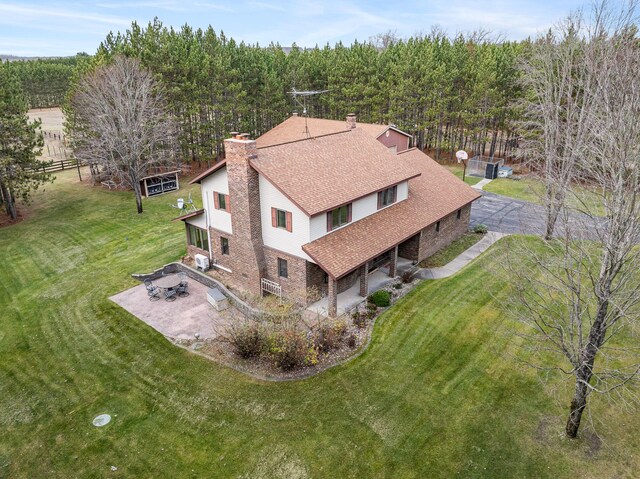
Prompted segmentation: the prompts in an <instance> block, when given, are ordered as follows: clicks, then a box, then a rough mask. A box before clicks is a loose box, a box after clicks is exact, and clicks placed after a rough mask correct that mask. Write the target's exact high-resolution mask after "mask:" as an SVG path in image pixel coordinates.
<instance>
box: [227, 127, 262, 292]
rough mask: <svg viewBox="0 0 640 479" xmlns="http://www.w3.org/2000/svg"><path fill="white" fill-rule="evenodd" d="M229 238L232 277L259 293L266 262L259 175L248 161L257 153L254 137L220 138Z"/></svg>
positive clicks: (248, 288)
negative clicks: (228, 206) (229, 222)
mask: <svg viewBox="0 0 640 479" xmlns="http://www.w3.org/2000/svg"><path fill="white" fill-rule="evenodd" d="M224 148H225V153H226V160H227V177H228V181H229V203H230V205H231V227H232V229H233V238H230V240H229V267H230V269H231V270H233V275H234V276H235V277H236V281H238V282H240V283H245V284H246V288H247V290H248V291H250V292H251V293H253V294H258V295H259V294H261V292H262V291H261V287H260V279H261V278H262V277H264V276H265V272H266V263H265V254H264V247H263V245H262V226H261V219H260V182H259V175H258V172H257V171H256V170H254V169H253V168H252V167H251V165H250V164H249V161H250V160H251V159H253V158H255V157H256V156H257V154H258V153H257V149H256V142H255V140H239V139H227V140H224Z"/></svg>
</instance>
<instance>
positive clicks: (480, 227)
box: [471, 224, 488, 235]
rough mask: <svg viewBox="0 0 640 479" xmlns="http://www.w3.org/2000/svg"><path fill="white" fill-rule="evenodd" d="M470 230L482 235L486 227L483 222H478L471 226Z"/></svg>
mask: <svg viewBox="0 0 640 479" xmlns="http://www.w3.org/2000/svg"><path fill="white" fill-rule="evenodd" d="M471 231H473V232H474V233H476V234H479V235H483V234H485V233H486V232H487V231H488V230H487V227H486V226H485V225H483V224H479V225H475V226H474V227H473V230H471Z"/></svg>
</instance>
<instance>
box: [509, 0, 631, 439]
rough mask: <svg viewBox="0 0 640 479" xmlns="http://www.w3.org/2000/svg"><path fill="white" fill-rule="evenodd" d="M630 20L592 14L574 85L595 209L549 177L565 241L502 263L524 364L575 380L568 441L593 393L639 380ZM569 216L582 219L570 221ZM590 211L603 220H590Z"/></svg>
mask: <svg viewBox="0 0 640 479" xmlns="http://www.w3.org/2000/svg"><path fill="white" fill-rule="evenodd" d="M635 12H636V6H635V3H630V4H628V6H627V7H626V8H625V9H624V10H622V11H621V12H619V13H615V12H613V11H612V10H610V9H609V6H608V5H607V4H606V3H603V4H601V5H600V6H598V7H597V8H596V9H595V11H594V13H595V15H594V19H592V21H590V22H589V25H590V28H592V30H590V31H589V33H588V35H586V36H585V37H583V38H585V42H587V43H588V45H585V48H586V50H585V51H588V52H589V53H588V54H587V55H582V53H580V54H579V55H578V56H579V57H580V58H583V61H584V62H585V65H584V68H585V69H588V70H590V72H589V73H588V75H591V76H592V79H593V81H590V82H589V83H583V84H579V85H578V86H577V87H575V86H572V87H571V88H572V89H574V88H578V89H579V90H580V95H581V96H584V97H585V99H584V102H583V103H585V104H587V103H588V104H589V109H588V112H587V113H585V114H580V115H579V121H580V122H581V123H582V124H581V125H580V127H579V128H577V127H576V129H575V130H574V131H575V132H578V131H580V132H581V133H580V134H581V135H582V139H581V140H580V144H579V145H578V144H577V143H576V142H575V140H572V142H571V147H570V148H569V150H568V151H569V152H570V153H571V156H572V157H573V159H572V160H571V161H572V162H573V168H575V169H577V170H578V171H580V172H581V175H582V179H583V181H586V182H588V185H587V186H589V187H590V188H592V189H593V191H595V192H596V193H595V194H597V195H598V197H599V199H600V202H599V203H600V204H599V205H596V204H595V202H594V201H593V200H590V201H586V200H585V198H584V196H583V195H582V194H581V193H580V191H581V190H580V189H579V188H577V187H576V185H575V184H574V183H572V182H568V183H567V182H566V179H565V177H564V176H562V175H555V174H554V172H551V173H550V177H549V178H547V180H548V181H549V183H553V182H556V184H555V186H554V188H556V189H560V188H562V189H563V192H562V193H561V194H562V195H563V196H565V199H566V198H571V199H572V201H571V202H569V203H571V204H572V205H574V206H572V207H569V206H568V205H567V204H564V205H562V207H561V208H560V210H559V213H558V215H559V219H560V221H562V225H563V227H562V228H561V230H562V231H561V234H560V235H559V237H558V238H556V239H554V240H550V241H546V242H545V243H544V245H542V246H541V245H540V244H538V245H537V246H535V247H533V248H531V247H525V250H514V251H513V253H514V256H513V258H512V261H508V262H507V263H508V265H507V271H508V273H509V278H511V281H512V292H513V293H514V294H513V297H512V302H511V303H510V304H509V306H510V307H509V308H508V309H509V311H510V312H511V313H512V314H513V315H514V316H515V317H516V318H517V319H518V320H520V321H521V322H522V323H524V324H525V325H526V329H525V330H524V332H522V334H523V336H525V337H526V338H527V343H526V344H528V345H529V346H533V355H532V356H530V357H529V361H530V362H531V363H532V364H534V365H536V366H537V367H542V368H548V369H555V370H558V371H562V372H563V373H565V374H566V375H569V376H570V377H572V378H573V381H574V392H573V398H572V400H571V406H570V411H569V417H568V419H567V424H566V434H567V436H569V437H571V438H575V437H576V436H577V434H578V430H579V428H580V423H581V419H582V415H583V413H584V411H585V408H586V406H587V400H588V397H589V395H590V394H591V393H592V392H600V393H606V394H608V395H609V397H620V398H629V397H635V396H633V394H632V395H631V396H629V395H628V394H626V393H629V392H632V388H631V386H634V385H636V383H637V380H638V373H639V372H640V358H639V356H640V354H639V353H640V348H639V347H637V345H635V344H634V341H633V335H634V334H635V333H637V329H638V327H639V326H640V246H639V244H638V243H639V241H640V88H639V85H640V47H639V44H638V41H637V38H636V29H635V27H634V26H633V25H634V22H635V20H636V17H635ZM556 47H557V45H550V48H556ZM559 48H562V47H559ZM572 78H573V77H572ZM572 81H576V82H579V80H578V79H575V78H573V80H572ZM587 86H588V88H587ZM549 121H552V120H549ZM552 134H555V133H554V132H552ZM578 147H579V149H578ZM574 149H575V150H574ZM544 172H545V174H546V173H547V170H545V171H544ZM573 208H575V209H577V210H579V211H580V212H585V213H587V215H582V216H580V215H576V214H572V212H571V209H573ZM596 208H597V209H601V210H603V211H604V214H605V217H604V218H603V219H602V220H600V221H597V222H594V221H592V218H593V217H594V216H595V215H596V213H597V211H595V210H596ZM529 246H530V245H529ZM514 278H515V279H514ZM563 364H565V366H563ZM616 395H617V396H616Z"/></svg>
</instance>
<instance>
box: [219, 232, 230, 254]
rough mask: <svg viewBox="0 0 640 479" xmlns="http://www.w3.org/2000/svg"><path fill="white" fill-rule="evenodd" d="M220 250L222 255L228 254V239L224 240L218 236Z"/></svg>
mask: <svg viewBox="0 0 640 479" xmlns="http://www.w3.org/2000/svg"><path fill="white" fill-rule="evenodd" d="M220 250H221V252H222V254H223V255H228V254H229V238H225V237H224V236H220Z"/></svg>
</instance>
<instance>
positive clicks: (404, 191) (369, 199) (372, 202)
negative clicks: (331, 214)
mask: <svg viewBox="0 0 640 479" xmlns="http://www.w3.org/2000/svg"><path fill="white" fill-rule="evenodd" d="M408 195H409V182H408V181H403V182H402V183H399V184H398V192H397V200H396V203H397V202H398V201H403V200H406V199H407V197H408ZM394 204H395V203H394ZM390 206H391V205H390ZM376 212H378V193H373V194H371V195H367V196H364V197H362V198H360V199H357V200H355V201H354V202H353V203H352V206H351V223H353V222H354V221H358V220H361V219H362V218H366V217H367V216H369V215H372V214H375V213H376ZM351 223H349V224H351ZM345 226H346V225H345ZM333 231H336V230H333ZM326 234H327V214H326V213H320V214H319V215H315V216H313V217H311V220H310V240H311V241H313V240H316V239H318V238H320V237H322V236H324V235H326Z"/></svg>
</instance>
